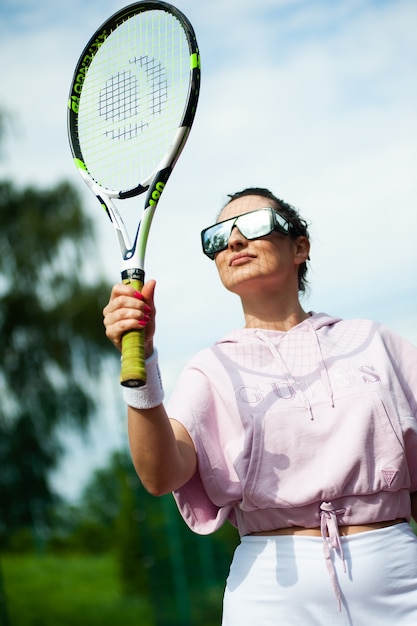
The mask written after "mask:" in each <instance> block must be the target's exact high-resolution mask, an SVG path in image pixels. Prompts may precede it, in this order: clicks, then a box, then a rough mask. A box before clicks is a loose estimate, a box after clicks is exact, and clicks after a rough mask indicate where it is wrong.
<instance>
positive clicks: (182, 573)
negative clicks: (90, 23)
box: [46, 451, 238, 626]
mask: <svg viewBox="0 0 417 626" xmlns="http://www.w3.org/2000/svg"><path fill="white" fill-rule="evenodd" d="M58 513H59V514H58V515H57V517H56V518H55V524H54V527H55V529H57V530H59V532H57V530H55V531H54V532H53V533H52V535H51V536H50V537H49V540H48V542H47V544H46V549H47V554H50V553H53V554H58V553H60V554H61V555H62V558H63V559H64V562H65V559H66V558H67V557H68V555H69V556H71V557H72V556H74V555H75V554H80V555H100V554H106V553H108V552H111V553H112V555H113V556H114V558H115V562H116V564H117V570H116V571H117V574H118V580H119V584H120V589H121V592H122V593H123V595H124V596H125V597H126V598H130V599H134V598H138V597H140V598H147V599H148V600H149V603H150V606H151V607H152V609H153V620H154V622H152V624H153V623H155V625H157V626H164V625H165V624H166V625H168V624H169V625H173V624H178V625H181V626H188V625H189V624H191V623H192V624H202V625H204V626H207V625H208V624H209V623H213V624H215V623H219V620H220V612H221V598H222V593H223V588H224V582H225V579H226V576H227V572H228V568H229V564H230V560H231V556H232V551H233V549H234V547H235V545H236V543H237V540H238V537H237V531H236V530H235V529H234V528H232V527H231V526H228V525H226V526H225V527H224V528H223V529H221V530H220V531H218V532H217V533H215V534H214V535H211V536H208V537H201V536H198V535H196V534H194V533H192V532H191V531H190V530H189V529H188V528H187V526H186V525H185V523H184V522H183V521H182V520H181V518H180V515H179V513H178V511H177V508H176V506H175V503H174V500H173V498H172V496H171V495H167V496H163V497H161V498H155V497H153V496H151V495H149V494H148V493H147V492H146V490H145V489H144V488H143V486H142V484H141V483H140V480H139V479H138V477H137V475H136V473H135V471H134V469H133V466H132V463H131V460H130V456H129V454H128V452H127V451H118V452H114V453H113V455H112V457H111V459H110V460H109V463H108V464H107V466H106V467H104V468H101V469H99V470H97V471H96V472H95V473H94V475H93V476H92V478H91V481H90V483H89V485H87V487H86V489H85V491H84V494H83V497H82V499H81V501H80V502H79V503H78V505H77V506H75V505H67V504H62V505H61V506H60V507H59V509H58ZM210 620H212V622H211V621H210ZM216 620H217V621H216Z"/></svg>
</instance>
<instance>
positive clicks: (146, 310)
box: [143, 304, 152, 313]
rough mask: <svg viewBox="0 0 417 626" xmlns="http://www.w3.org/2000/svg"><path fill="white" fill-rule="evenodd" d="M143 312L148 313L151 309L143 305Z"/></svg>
mask: <svg viewBox="0 0 417 626" xmlns="http://www.w3.org/2000/svg"><path fill="white" fill-rule="evenodd" d="M143 310H144V311H145V313H150V312H151V311H152V309H151V307H150V306H148V305H147V304H145V306H144V307H143Z"/></svg>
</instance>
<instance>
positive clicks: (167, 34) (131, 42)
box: [68, 1, 200, 387]
mask: <svg viewBox="0 0 417 626" xmlns="http://www.w3.org/2000/svg"><path fill="white" fill-rule="evenodd" d="M199 88H200V56H199V52H198V46H197V41H196V37H195V33H194V30H193V27H192V25H191V24H190V22H189V21H188V19H187V18H186V17H185V15H183V13H181V11H179V10H178V9H177V8H175V7H174V6H172V5H171V4H168V3H166V2H158V1H149V2H135V3H134V4H131V5H129V6H127V7H125V8H124V9H122V10H120V11H118V12H117V13H115V14H114V15H113V16H112V17H110V18H109V19H108V20H107V21H106V22H105V23H104V24H103V25H102V26H101V27H100V28H99V29H98V30H97V31H96V32H95V33H94V35H93V36H92V37H91V39H90V41H89V42H88V43H87V45H86V47H85V48H84V50H83V52H82V54H81V57H80V59H79V61H78V64H77V66H76V68H75V71H74V76H73V80H72V84H71V89H70V94H69V101H68V136H69V142H70V146H71V151H72V154H73V158H74V161H75V165H76V167H77V169H78V171H79V173H80V174H81V176H82V178H83V179H84V181H85V182H86V184H87V185H88V187H89V188H90V189H91V191H92V192H93V193H94V194H95V195H96V196H97V198H98V200H99V202H100V204H101V206H102V207H103V208H104V210H105V211H106V213H107V215H108V217H109V218H110V221H111V223H112V224H113V227H114V229H115V231H116V234H117V239H118V241H119V245H120V251H121V256H122V281H123V282H124V283H126V284H130V285H132V286H133V287H134V288H135V289H137V291H141V289H142V287H143V283H144V279H145V271H144V262H145V252H146V244H147V240H148V235H149V229H150V227H151V223H152V218H153V216H154V213H155V209H156V207H157V205H158V202H159V200H160V198H161V195H162V193H163V191H164V189H165V185H166V183H167V181H168V178H169V176H170V175H171V172H172V170H173V168H174V166H175V164H176V162H177V159H178V157H179V156H180V154H181V152H182V149H183V148H184V145H185V143H186V141H187V138H188V135H189V132H190V130H191V126H192V123H193V120H194V116H195V112H196V107H197V102H198V96H199ZM142 193H146V196H145V200H144V207H143V209H142V210H140V209H139V210H137V209H136V211H137V213H136V212H135V214H134V215H135V216H136V215H137V217H138V220H137V221H136V217H134V220H133V221H134V224H135V228H136V223H137V228H136V231H135V229H133V237H130V236H129V233H128V232H127V228H126V225H125V224H126V223H127V222H126V217H127V214H125V220H124V221H123V219H122V217H121V214H120V211H119V210H118V209H117V208H116V205H115V202H114V201H115V199H117V200H126V199H128V198H133V197H134V196H138V195H139V194H142ZM119 204H123V206H126V205H125V203H119ZM127 204H129V203H127ZM131 234H132V233H131ZM120 382H121V384H122V385H124V386H127V387H139V386H141V385H143V384H145V382H146V370H145V358H144V331H143V330H141V329H138V330H134V331H130V332H128V333H126V334H125V335H124V336H123V339H122V365H121V373H120Z"/></svg>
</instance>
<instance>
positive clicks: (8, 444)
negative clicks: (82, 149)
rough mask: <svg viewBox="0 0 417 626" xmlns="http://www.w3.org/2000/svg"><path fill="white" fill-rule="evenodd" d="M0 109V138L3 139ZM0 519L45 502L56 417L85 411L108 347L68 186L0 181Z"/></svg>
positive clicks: (20, 518) (88, 237)
mask: <svg viewBox="0 0 417 626" xmlns="http://www.w3.org/2000/svg"><path fill="white" fill-rule="evenodd" d="M4 120H5V118H4V115H3V117H2V116H1V115H0V142H1V139H2V138H3V139H4V127H5V124H4ZM0 223H1V230H0V397H1V403H0V464H1V468H2V471H1V473H0V502H1V507H0V528H1V529H2V530H3V533H4V532H7V531H13V530H15V529H17V528H21V527H28V526H30V527H32V528H33V527H34V526H35V527H36V525H39V524H44V523H45V522H46V519H47V514H48V509H49V505H50V503H51V502H52V501H53V498H54V494H53V492H52V489H51V486H50V483H49V475H50V472H51V470H52V469H54V468H55V466H56V464H57V461H58V458H59V452H60V445H59V438H58V432H59V427H60V426H62V425H70V426H71V427H74V428H77V429H82V428H84V427H85V426H86V425H87V423H88V421H89V420H90V419H91V417H92V416H93V414H94V408H95V402H94V397H93V395H92V392H91V389H92V385H91V381H92V380H93V379H95V378H97V377H98V376H99V374H100V371H101V365H102V363H103V359H104V357H105V355H106V354H107V351H109V350H111V346H110V343H109V342H108V341H107V340H106V338H105V336H104V332H103V326H102V323H101V309H102V307H103V304H104V302H105V300H106V298H107V294H108V293H109V285H108V284H107V283H106V282H105V281H104V280H103V279H101V280H99V281H95V283H94V285H91V284H88V283H87V282H85V280H84V278H83V276H84V275H83V269H85V267H86V263H85V261H84V258H85V255H86V252H87V251H88V245H89V244H91V242H92V238H93V231H92V224H91V221H90V220H89V219H88V218H87V216H86V214H85V213H84V211H83V209H82V205H81V201H80V197H79V195H78V193H77V191H76V190H75V189H74V188H73V187H72V186H71V185H70V184H68V183H66V182H61V183H59V184H57V185H56V186H55V187H53V188H52V189H47V190H42V189H37V188H34V187H27V188H24V189H19V188H17V187H16V186H15V185H14V184H13V183H12V182H11V181H7V180H3V181H0Z"/></svg>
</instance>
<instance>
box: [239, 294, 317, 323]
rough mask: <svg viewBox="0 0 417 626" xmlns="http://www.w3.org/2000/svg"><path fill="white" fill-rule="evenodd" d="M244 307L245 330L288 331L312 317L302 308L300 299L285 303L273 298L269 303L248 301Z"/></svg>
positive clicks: (243, 303) (244, 303)
mask: <svg viewBox="0 0 417 626" xmlns="http://www.w3.org/2000/svg"><path fill="white" fill-rule="evenodd" d="M278 300H279V299H278ZM242 306H243V313H244V316H245V328H263V329H264V330H279V331H288V330H290V329H291V328H293V327H294V326H297V324H300V323H301V322H303V321H304V320H306V319H307V318H308V317H310V314H309V313H306V311H304V309H303V308H302V306H301V304H300V302H299V300H298V297H297V298H296V300H294V301H291V302H288V301H287V302H285V303H282V302H279V301H277V299H272V298H271V299H269V300H267V301H265V299H264V300H261V301H254V302H247V301H246V302H242Z"/></svg>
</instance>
